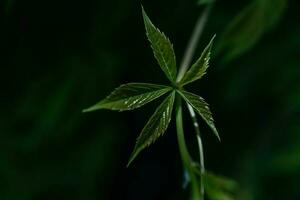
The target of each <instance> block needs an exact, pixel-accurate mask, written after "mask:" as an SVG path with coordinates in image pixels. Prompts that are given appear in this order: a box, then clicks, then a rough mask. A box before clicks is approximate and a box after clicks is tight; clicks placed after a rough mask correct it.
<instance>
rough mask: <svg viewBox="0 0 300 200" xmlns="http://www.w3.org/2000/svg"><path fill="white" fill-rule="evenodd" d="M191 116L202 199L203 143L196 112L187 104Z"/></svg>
mask: <svg viewBox="0 0 300 200" xmlns="http://www.w3.org/2000/svg"><path fill="white" fill-rule="evenodd" d="M187 106H188V109H189V112H190V115H191V118H192V120H193V125H194V129H195V132H196V137H197V142H198V148H199V157H200V158H199V162H200V178H201V185H200V192H201V196H202V199H204V185H203V175H204V173H205V167H204V153H203V145H202V140H201V134H200V128H199V124H198V121H197V118H196V114H195V111H194V109H193V108H192V106H191V105H189V104H187Z"/></svg>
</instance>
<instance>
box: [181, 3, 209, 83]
mask: <svg viewBox="0 0 300 200" xmlns="http://www.w3.org/2000/svg"><path fill="white" fill-rule="evenodd" d="M211 7H212V4H211V5H208V6H206V8H205V9H204V11H203V13H202V14H201V15H200V16H199V18H198V20H197V22H196V25H195V28H194V31H193V33H192V36H191V39H190V41H189V43H188V46H187V48H186V50H185V53H184V56H183V59H182V62H181V64H180V68H179V72H178V76H177V82H178V81H180V80H181V79H182V77H183V75H184V74H185V72H186V71H187V69H188V67H189V65H190V64H191V61H192V58H193V56H194V53H195V50H196V47H197V44H198V41H199V39H200V36H201V35H202V32H203V29H204V27H205V24H206V22H207V19H208V16H209V13H210V10H211Z"/></svg>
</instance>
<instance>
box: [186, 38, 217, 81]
mask: <svg viewBox="0 0 300 200" xmlns="http://www.w3.org/2000/svg"><path fill="white" fill-rule="evenodd" d="M214 39H215V35H214V36H213V38H212V39H211V40H210V42H209V44H208V45H207V46H206V47H205V49H204V50H203V52H202V54H201V56H200V58H198V60H197V61H196V62H195V63H194V64H193V65H192V66H191V68H190V69H189V70H188V71H187V72H186V73H185V74H184V76H183V78H182V79H181V81H180V84H181V85H186V84H188V83H191V82H194V81H196V80H198V79H200V78H201V77H202V76H204V75H205V74H206V69H207V68H208V66H209V59H210V52H211V47H212V43H213V41H214Z"/></svg>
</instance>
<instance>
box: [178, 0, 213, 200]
mask: <svg viewBox="0 0 300 200" xmlns="http://www.w3.org/2000/svg"><path fill="white" fill-rule="evenodd" d="M212 6H213V3H212V4H210V5H208V6H206V8H205V9H204V11H203V13H202V14H201V15H200V16H199V18H198V20H197V22H196V25H195V28H194V30H193V33H192V36H191V38H190V40H189V43H188V45H187V48H186V50H185V53H184V56H183V59H182V62H181V64H180V68H179V72H178V76H177V82H179V81H180V80H181V79H182V77H183V76H184V74H185V73H186V71H187V69H188V67H189V65H190V64H191V62H192V58H193V56H194V53H195V50H196V47H197V44H198V42H199V39H200V37H201V35H202V33H203V30H204V27H205V25H206V22H207V19H208V16H209V14H210V11H211V8H212ZM187 106H188V110H189V113H190V116H191V118H192V120H193V125H194V129H195V132H196V137H197V142H198V149H199V157H200V158H199V162H200V175H201V176H200V179H201V180H200V183H201V184H200V196H199V197H198V199H202V200H204V186H203V174H204V173H205V166H204V153H203V144H202V140H201V135H200V129H199V124H198V122H197V118H196V115H195V111H194V109H193V108H192V107H191V106H190V105H189V104H188V105H187ZM176 124H177V136H178V142H179V148H180V152H181V157H182V159H183V164H184V166H185V168H186V169H187V170H188V171H189V175H190V176H191V181H192V187H193V190H194V191H195V190H196V189H197V188H194V187H198V186H197V185H198V184H196V183H193V182H196V180H193V179H194V178H195V175H194V173H193V172H192V169H191V168H190V167H191V166H190V164H191V163H192V161H191V159H190V157H189V154H188V151H187V148H186V144H185V140H184V135H183V126H182V108H181V102H180V105H177V112H176ZM187 162H188V163H187ZM194 193H195V192H193V196H195V195H194ZM197 193H198V192H197Z"/></svg>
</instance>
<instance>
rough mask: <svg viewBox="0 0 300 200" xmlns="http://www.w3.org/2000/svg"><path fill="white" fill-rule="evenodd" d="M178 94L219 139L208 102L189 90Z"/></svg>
mask: <svg viewBox="0 0 300 200" xmlns="http://www.w3.org/2000/svg"><path fill="white" fill-rule="evenodd" d="M179 94H180V95H181V96H182V97H183V99H184V100H185V101H186V102H187V103H188V104H189V105H191V106H192V107H193V109H194V110H195V111H196V112H197V113H198V114H199V115H200V116H201V117H202V119H203V120H204V121H205V122H206V123H207V124H208V126H209V127H210V128H211V129H212V131H213V133H214V134H215V135H216V136H217V137H218V139H219V140H220V136H219V133H218V131H217V129H216V127H215V124H214V119H213V117H212V113H211V111H210V109H209V105H208V103H206V102H205V101H204V99H203V98H202V97H200V96H198V95H196V94H193V93H190V92H186V91H180V92H179Z"/></svg>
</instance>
